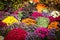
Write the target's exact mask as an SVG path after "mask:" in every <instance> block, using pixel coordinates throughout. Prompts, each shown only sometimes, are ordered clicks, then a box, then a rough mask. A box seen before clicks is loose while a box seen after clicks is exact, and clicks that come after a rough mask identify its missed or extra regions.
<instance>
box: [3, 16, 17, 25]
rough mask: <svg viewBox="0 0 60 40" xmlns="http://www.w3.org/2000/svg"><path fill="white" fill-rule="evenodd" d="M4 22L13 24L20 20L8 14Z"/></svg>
mask: <svg viewBox="0 0 60 40" xmlns="http://www.w3.org/2000/svg"><path fill="white" fill-rule="evenodd" d="M2 22H5V23H7V25H12V24H13V23H15V22H18V20H17V19H16V18H14V17H13V16H8V17H6V18H5V19H4V20H2Z"/></svg>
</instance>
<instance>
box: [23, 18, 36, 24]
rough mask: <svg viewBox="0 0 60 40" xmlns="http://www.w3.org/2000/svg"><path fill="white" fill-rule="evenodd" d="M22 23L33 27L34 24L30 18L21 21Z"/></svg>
mask: <svg viewBox="0 0 60 40" xmlns="http://www.w3.org/2000/svg"><path fill="white" fill-rule="evenodd" d="M22 22H23V23H26V24H27V25H30V24H32V25H34V24H36V21H35V20H33V19H31V18H26V19H23V20H22Z"/></svg>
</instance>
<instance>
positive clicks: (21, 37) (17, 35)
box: [4, 28, 27, 40]
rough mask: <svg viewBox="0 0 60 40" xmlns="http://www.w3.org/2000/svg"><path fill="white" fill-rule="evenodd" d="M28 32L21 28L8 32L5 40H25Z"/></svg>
mask: <svg viewBox="0 0 60 40" xmlns="http://www.w3.org/2000/svg"><path fill="white" fill-rule="evenodd" d="M26 35H27V32H26V31H25V30H23V29H20V28H15V29H13V30H11V31H10V32H8V34H7V35H6V37H5V38H4V40H25V38H26Z"/></svg>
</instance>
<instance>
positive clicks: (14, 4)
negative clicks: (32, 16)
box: [0, 0, 27, 10]
mask: <svg viewBox="0 0 60 40" xmlns="http://www.w3.org/2000/svg"><path fill="white" fill-rule="evenodd" d="M25 1H27V0H0V10H4V9H7V10H8V8H12V9H15V10H16V9H18V8H19V7H21V6H23V3H24V2H25Z"/></svg>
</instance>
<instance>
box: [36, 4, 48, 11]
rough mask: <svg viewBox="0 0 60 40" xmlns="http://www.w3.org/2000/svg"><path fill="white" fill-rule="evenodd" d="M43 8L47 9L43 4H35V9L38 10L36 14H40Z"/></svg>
mask: <svg viewBox="0 0 60 40" xmlns="http://www.w3.org/2000/svg"><path fill="white" fill-rule="evenodd" d="M45 8H47V7H46V5H44V4H37V5H36V9H37V10H38V12H42V10H43V9H45Z"/></svg>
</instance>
